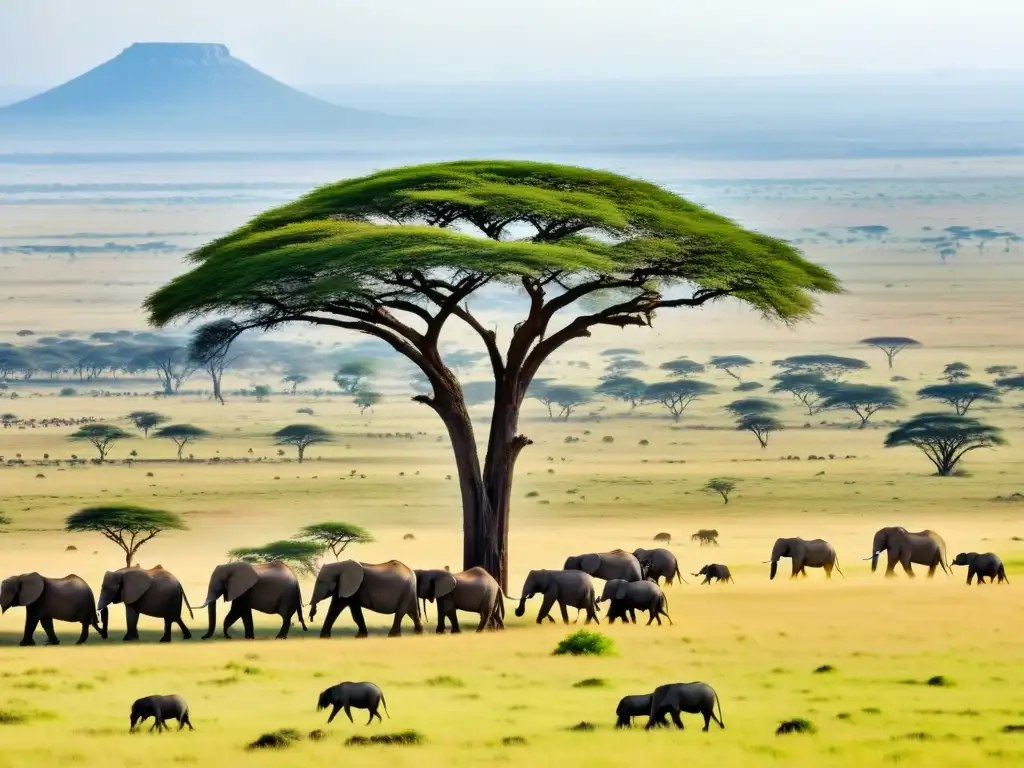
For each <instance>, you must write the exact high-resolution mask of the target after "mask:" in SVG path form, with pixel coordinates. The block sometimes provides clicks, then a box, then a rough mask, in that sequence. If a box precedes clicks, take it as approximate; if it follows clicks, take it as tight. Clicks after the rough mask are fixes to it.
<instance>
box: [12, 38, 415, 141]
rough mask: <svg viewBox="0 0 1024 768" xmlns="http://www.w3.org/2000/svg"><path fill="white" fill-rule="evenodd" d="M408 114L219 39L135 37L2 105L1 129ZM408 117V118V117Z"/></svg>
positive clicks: (147, 128) (276, 122) (148, 129)
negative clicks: (254, 58) (369, 106)
mask: <svg viewBox="0 0 1024 768" xmlns="http://www.w3.org/2000/svg"><path fill="white" fill-rule="evenodd" d="M405 122H406V121H404V120H402V119H400V118H393V117H388V116H384V115H380V114H376V113H372V112H363V111H360V110H355V109H347V108H345V107H341V106H338V105H335V104H331V103H329V102H326V101H323V100H321V99H318V98H315V97H313V96H310V95H309V94H306V93H303V92H302V91H299V90H297V89H295V88H292V87H290V86H288V85H285V84H284V83H282V82H280V81H278V80H275V79H274V78H272V77H270V76H269V75H266V74H264V73H262V72H260V71H259V70H257V69H255V68H254V67H251V66H250V65H249V64H246V63H245V62H244V61H242V60H240V59H236V58H235V57H234V56H232V55H231V52H230V51H229V50H228V48H227V46H225V45H221V44H218V43H135V44H133V45H131V46H129V47H128V48H126V49H125V50H124V51H122V52H121V53H120V54H119V55H118V56H116V57H115V58H113V59H111V60H109V61H107V62H105V63H103V64H100V65H99V66H97V67H95V68H93V69H91V70H89V71H88V72H86V73H84V74H82V75H80V76H78V77H76V78H74V79H73V80H70V81H68V82H66V83H64V84H63V85H60V86H57V87H56V88H52V89H50V90H48V91H45V92H43V93H40V94H38V95H36V96H32V97H31V98H28V99H25V100H23V101H20V102H18V103H15V104H12V105H10V106H8V107H5V108H3V109H0V131H4V130H5V129H6V130H12V129H13V130H14V131H15V132H17V131H19V129H20V130H31V131H36V130H43V131H44V132H47V133H49V132H52V131H66V132H68V133H69V134H72V133H78V134H79V135H81V133H82V132H86V133H88V132H89V131H90V130H108V129H109V130H114V131H116V132H119V133H147V134H148V133H152V132H158V133H161V134H166V133H173V134H179V135H180V134H181V133H186V134H200V135H201V134H209V133H232V134H236V133H237V134H242V135H251V134H267V133H270V134H275V133H280V134H282V135H295V134H304V133H305V134H317V135H323V134H345V133H351V132H357V133H358V132H371V131H372V132H376V131H379V130H381V129H387V128H389V127H399V126H401V125H403V124H404V123H405ZM410 122H411V121H410Z"/></svg>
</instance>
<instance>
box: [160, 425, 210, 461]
mask: <svg viewBox="0 0 1024 768" xmlns="http://www.w3.org/2000/svg"><path fill="white" fill-rule="evenodd" d="M209 436H210V433H209V432H207V431H206V430H205V429H203V428H202V427H194V426H192V425H191V424H171V425H169V426H166V427H161V428H160V429H158V430H157V431H156V432H154V433H153V437H161V438H164V439H166V440H171V441H173V442H174V444H175V445H176V446H178V461H181V454H182V452H183V451H184V450H185V446H186V445H188V444H189V443H194V442H195V441H197V440H202V439H203V438H204V437H209Z"/></svg>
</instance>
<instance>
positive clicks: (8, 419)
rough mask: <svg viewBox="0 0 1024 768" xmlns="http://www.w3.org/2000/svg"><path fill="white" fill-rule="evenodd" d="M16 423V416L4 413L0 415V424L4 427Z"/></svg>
mask: <svg viewBox="0 0 1024 768" xmlns="http://www.w3.org/2000/svg"><path fill="white" fill-rule="evenodd" d="M18 421H19V419H18V417H17V415H16V414H13V413H5V414H3V415H0V424H3V425H4V426H5V427H10V426H13V425H14V424H17V423H18Z"/></svg>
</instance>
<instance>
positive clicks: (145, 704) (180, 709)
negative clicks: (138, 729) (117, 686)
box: [128, 695, 195, 733]
mask: <svg viewBox="0 0 1024 768" xmlns="http://www.w3.org/2000/svg"><path fill="white" fill-rule="evenodd" d="M151 717H152V718H153V725H151V726H150V727H149V730H151V731H152V730H153V729H154V728H156V729H157V731H158V732H161V733H162V732H163V731H164V730H165V729H166V728H167V725H166V721H168V720H177V721H178V730H179V731H180V730H181V729H183V728H184V727H185V726H186V725H187V726H188V729H189V730H190V731H194V730H195V728H193V727H192V720H191V719H190V718H189V714H188V702H186V701H185V700H184V699H183V698H181V696H176V695H172V696H145V697H143V698H141V699H136V700H135V702H134V703H133V704H132V714H131V727H130V728H129V729H128V730H129V732H134V731H135V726H137V725H139V724H141V723H142V722H143V721H145V720H148V719H149V718H151Z"/></svg>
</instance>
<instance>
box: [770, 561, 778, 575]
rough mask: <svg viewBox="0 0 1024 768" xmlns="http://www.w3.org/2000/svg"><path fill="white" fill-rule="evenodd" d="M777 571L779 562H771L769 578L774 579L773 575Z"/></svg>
mask: <svg viewBox="0 0 1024 768" xmlns="http://www.w3.org/2000/svg"><path fill="white" fill-rule="evenodd" d="M778 571H779V561H778V560H772V572H771V576H770V578H772V579H774V578H775V574H776V573H778Z"/></svg>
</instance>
